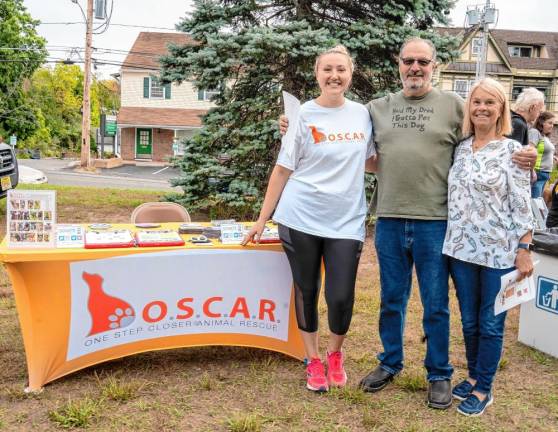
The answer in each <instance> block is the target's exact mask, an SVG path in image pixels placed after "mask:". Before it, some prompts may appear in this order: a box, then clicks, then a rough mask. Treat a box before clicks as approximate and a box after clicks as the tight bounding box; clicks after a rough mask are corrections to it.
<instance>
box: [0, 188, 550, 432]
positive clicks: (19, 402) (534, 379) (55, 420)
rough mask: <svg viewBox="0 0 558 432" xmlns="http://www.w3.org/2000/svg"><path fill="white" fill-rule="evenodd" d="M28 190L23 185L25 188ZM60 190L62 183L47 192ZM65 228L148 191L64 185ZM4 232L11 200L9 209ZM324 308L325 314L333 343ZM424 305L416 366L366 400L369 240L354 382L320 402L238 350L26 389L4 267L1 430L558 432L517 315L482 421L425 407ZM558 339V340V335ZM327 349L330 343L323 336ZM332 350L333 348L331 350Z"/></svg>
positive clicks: (161, 356)
mask: <svg viewBox="0 0 558 432" xmlns="http://www.w3.org/2000/svg"><path fill="white" fill-rule="evenodd" d="M22 188H23V187H22ZM46 188H49V189H52V188H53V187H52V186H48V187H44V189H46ZM54 188H55V189H56V190H57V191H58V192H57V194H58V195H57V198H58V221H59V222H65V223H69V222H91V221H95V222H127V221H129V215H130V213H131V212H132V210H133V209H134V207H136V206H137V205H138V204H140V203H142V202H144V201H156V200H158V199H159V197H160V196H162V194H158V193H156V192H149V191H131V190H128V191H122V190H101V189H91V188H74V187H54ZM0 214H1V220H0V227H1V228H0V229H1V230H2V231H5V200H2V203H1V204H0ZM325 310H326V309H325V304H324V303H323V302H322V303H321V305H320V311H321V323H322V334H323V335H324V336H325V335H326V334H327V332H326V327H327V325H325V324H326V322H327V317H326V315H325ZM451 310H452V316H451V317H452V318H451V353H450V355H451V361H452V363H453V365H454V367H455V375H454V381H455V382H457V380H461V379H463V378H465V375H466V370H465V367H466V364H465V354H464V347H463V342H462V336H461V329H460V320H459V311H458V308H457V301H456V298H455V295H454V292H453V290H452V292H451ZM421 312H422V308H421V305H420V299H419V297H418V290H417V287H416V286H415V287H414V288H413V295H412V298H411V300H410V303H409V313H408V318H407V327H406V339H405V355H406V368H405V369H404V371H403V372H402V373H401V374H400V376H398V377H397V378H396V379H395V381H394V382H393V383H392V384H391V385H390V386H388V387H387V388H386V389H385V390H383V391H381V392H380V393H376V394H364V393H362V392H361V391H359V390H358V389H357V388H356V385H357V383H358V381H359V379H360V378H361V377H362V376H364V375H365V374H366V373H367V372H368V371H369V370H370V369H371V368H373V367H375V365H376V360H375V355H376V353H377V352H378V351H380V350H381V344H380V340H379V337H378V313H379V281H378V266H377V263H376V256H375V252H374V248H373V246H372V243H371V240H370V239H367V241H366V245H365V249H364V253H363V256H362V259H361V264H360V268H359V274H358V280H357V298H356V304H355V313H354V318H353V323H352V327H351V330H350V333H349V337H348V340H347V343H346V356H347V362H346V367H347V372H348V374H349V384H348V386H347V387H346V388H345V389H343V390H337V391H331V392H330V393H328V394H325V395H316V394H313V393H311V392H309V391H307V390H306V389H305V386H304V383H305V382H304V367H303V365H302V364H301V363H299V362H297V361H295V360H292V359H290V358H287V357H286V356H283V355H281V354H275V353H272V352H266V351H262V350H257V349H246V348H234V347H204V348H185V349H176V350H168V351H159V352H150V353H144V354H139V355H135V356H131V357H126V358H123V359H119V360H115V361H110V362H106V363H103V364H101V365H98V366H95V367H90V368H88V369H85V370H83V371H80V372H77V373H74V374H72V375H69V376H67V377H64V378H61V379H59V380H57V381H54V382H53V383H51V384H48V385H46V386H45V389H44V391H43V392H42V393H40V394H38V395H27V394H25V393H24V392H23V388H24V387H25V385H26V377H27V371H26V365H25V353H24V349H23V344H22V339H21V336H20V331H19V322H18V319H17V312H16V309H15V301H14V297H13V294H12V291H11V287H10V281H9V279H8V278H7V275H6V273H5V271H4V269H3V268H2V269H1V270H0V364H1V365H2V367H1V369H0V383H1V384H0V429H1V430H6V431H30V430H37V431H56V430H61V429H68V428H84V429H88V430H94V431H190V430H192V431H194V430H195V431H198V430H199V431H233V432H240V431H246V432H250V431H260V430H261V431H291V430H301V431H302V430H311V431H409V432H411V431H414V432H419V431H470V432H473V431H529V432H533V431H545V432H549V431H557V430H558V360H557V359H553V358H552V357H549V356H546V355H544V354H542V353H540V352H538V351H536V350H533V349H531V348H528V347H526V346H524V345H522V344H520V343H518V342H517V331H518V323H519V313H518V310H513V311H512V312H511V313H510V314H509V315H508V319H507V326H506V341H505V349H504V355H503V359H502V362H501V364H500V370H499V372H498V375H497V377H496V383H495V389H494V395H495V396H494V397H495V403H494V405H492V406H491V407H490V408H488V410H487V412H486V413H485V415H483V416H482V417H479V418H466V417H463V416H461V415H459V414H457V413H456V411H455V405H454V407H453V408H451V409H449V410H447V411H437V410H432V409H429V408H427V407H426V404H425V399H426V391H425V389H426V385H427V384H426V381H425V373H424V369H423V367H422V362H423V358H424V353H425V344H424V343H423V342H422V326H421ZM557 337H558V335H557ZM324 341H325V338H324ZM324 349H325V348H324Z"/></svg>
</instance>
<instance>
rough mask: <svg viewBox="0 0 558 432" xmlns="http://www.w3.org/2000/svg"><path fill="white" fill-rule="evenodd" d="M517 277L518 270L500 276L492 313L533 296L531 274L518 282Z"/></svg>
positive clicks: (509, 307) (506, 308)
mask: <svg viewBox="0 0 558 432" xmlns="http://www.w3.org/2000/svg"><path fill="white" fill-rule="evenodd" d="M536 264H537V263H535V265H536ZM518 277H519V272H518V271H517V270H514V271H512V272H510V273H506V274H505V275H504V276H502V278H501V280H502V282H501V288H500V292H498V295H497V296H496V301H495V302H494V315H498V314H501V313H502V312H505V311H507V310H508V309H511V308H513V307H515V306H517V305H519V304H521V303H525V302H528V301H530V300H533V299H534V298H535V283H534V281H533V276H529V277H526V278H523V279H521V280H520V281H519V282H518V281H517V278H518Z"/></svg>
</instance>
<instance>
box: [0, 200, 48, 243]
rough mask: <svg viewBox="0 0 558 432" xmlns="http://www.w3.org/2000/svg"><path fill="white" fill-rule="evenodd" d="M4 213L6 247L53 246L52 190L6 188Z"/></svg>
mask: <svg viewBox="0 0 558 432" xmlns="http://www.w3.org/2000/svg"><path fill="white" fill-rule="evenodd" d="M6 214H7V218H6V219H7V230H6V231H7V237H8V247H9V248H51V247H54V245H55V238H54V236H55V232H54V230H55V225H56V191H53V190H41V191H35V190H21V189H10V190H9V191H8V198H7V203H6Z"/></svg>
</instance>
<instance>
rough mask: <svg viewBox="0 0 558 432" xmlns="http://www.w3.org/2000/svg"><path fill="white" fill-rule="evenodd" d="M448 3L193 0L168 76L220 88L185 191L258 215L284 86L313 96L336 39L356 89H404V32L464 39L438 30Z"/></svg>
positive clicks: (167, 62) (219, 210)
mask: <svg viewBox="0 0 558 432" xmlns="http://www.w3.org/2000/svg"><path fill="white" fill-rule="evenodd" d="M451 6H453V1H451V0H407V1H395V0H372V1H370V0H367V1H310V0H267V1H263V0H262V1H258V0H222V1H214V0H196V1H195V8H194V11H193V13H192V14H191V15H190V16H189V17H187V18H185V19H184V20H183V21H182V22H181V23H180V24H179V25H178V28H179V29H180V30H182V31H184V32H186V33H189V34H190V35H191V36H193V37H194V39H195V40H196V44H194V45H190V46H171V47H170V50H169V55H168V56H166V57H163V58H162V59H161V63H162V64H163V71H162V78H163V80H164V81H166V82H169V81H176V82H181V81H182V80H193V81H194V83H195V85H196V86H197V87H198V88H199V89H218V90H219V92H218V94H217V95H216V96H215V98H214V100H215V102H216V104H217V107H216V108H214V109H212V110H210V112H209V113H208V114H207V115H206V116H205V117H204V119H203V120H204V127H203V128H202V129H201V131H200V132H199V133H198V134H197V135H195V136H194V137H193V138H190V139H187V140H185V142H184V145H185V156H184V157H183V158H182V159H181V160H180V161H179V165H180V167H181V169H182V176H181V177H180V178H178V179H175V184H176V185H180V186H181V187H182V189H183V190H184V195H183V196H182V197H180V198H179V199H178V200H179V201H180V202H181V203H182V204H184V205H185V206H186V207H187V208H189V209H209V210H211V211H212V216H220V215H224V214H227V212H230V211H231V209H232V213H230V214H233V215H236V216H240V217H251V216H253V212H255V211H257V210H258V209H259V206H260V205H261V202H262V200H263V195H264V192H265V188H266V184H267V180H268V177H269V174H270V173H271V170H272V169H273V165H274V162H275V159H276V156H277V152H278V150H279V148H280V135H279V132H278V127H277V118H278V116H279V114H280V113H281V112H282V106H281V99H280V96H281V90H286V91H288V92H290V93H292V94H294V95H295V96H296V97H298V98H299V99H301V100H302V101H305V100H308V99H310V98H313V97H316V96H317V95H318V91H319V89H318V88H317V85H316V83H315V80H314V73H313V66H314V59H315V57H316V55H317V54H319V53H320V52H322V51H323V50H325V49H327V48H329V47H332V46H334V45H336V44H338V43H342V44H343V45H345V46H346V47H347V48H348V49H349V50H350V51H351V53H352V55H353V57H354V59H355V66H356V70H355V73H354V76H353V84H352V88H351V94H350V95H349V97H350V98H352V99H353V100H356V101H359V102H362V103H365V102H367V101H369V100H370V99H371V98H373V97H377V96H380V95H381V94H383V93H385V92H386V91H389V90H394V89H397V88H399V87H400V84H399V77H398V72H397V63H396V62H395V61H394V58H395V56H396V55H397V53H398V50H399V47H400V45H401V43H402V41H403V40H404V39H405V38H407V37H408V36H410V35H421V36H426V37H429V38H430V39H431V40H432V41H433V42H434V43H435V45H436V46H437V48H438V54H439V58H440V59H442V60H448V59H449V58H450V55H451V54H452V50H454V49H455V48H457V43H456V41H455V40H453V39H451V38H448V37H442V36H440V35H439V34H437V33H435V32H434V31H433V30H432V26H433V25H435V24H437V23H440V24H447V19H446V16H447V14H448V13H449V9H450V8H451Z"/></svg>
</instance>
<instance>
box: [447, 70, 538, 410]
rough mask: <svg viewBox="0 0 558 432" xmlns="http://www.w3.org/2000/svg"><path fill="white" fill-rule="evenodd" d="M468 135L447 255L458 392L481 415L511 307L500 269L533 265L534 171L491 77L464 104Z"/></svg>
mask: <svg viewBox="0 0 558 432" xmlns="http://www.w3.org/2000/svg"><path fill="white" fill-rule="evenodd" d="M464 114H465V115H464V119H463V136H465V137H467V136H468V138H466V139H465V140H464V141H462V142H461V143H460V144H459V146H458V147H457V149H456V151H455V155H454V163H453V166H452V168H451V170H450V173H449V177H448V228H447V232H446V239H445V242H444V249H443V251H444V253H445V254H446V255H448V256H449V257H450V271H451V275H452V278H453V281H454V284H455V288H456V292H457V297H458V299H459V308H460V310H461V321H462V327H463V336H464V339H465V351H466V356H467V366H468V372H469V376H468V378H467V379H466V380H465V381H463V382H461V383H459V384H458V385H456V386H455V387H454V389H453V391H452V393H453V396H454V397H455V398H456V399H459V400H461V401H462V402H461V403H460V404H459V406H458V408H457V410H458V411H459V412H460V413H461V414H465V415H472V416H475V415H480V414H482V413H483V412H484V409H485V408H486V407H487V406H489V405H490V404H491V403H492V402H493V395H492V382H493V380H494V375H495V374H496V370H497V368H498V363H499V361H500V357H501V353H502V345H503V336H504V321H505V318H506V316H505V313H502V314H500V315H497V316H495V315H494V301H495V299H496V295H497V294H498V291H499V289H500V278H501V276H502V275H504V274H506V273H508V272H510V271H512V270H514V269H517V270H519V272H520V273H521V277H522V278H523V277H526V276H529V275H530V274H531V273H532V271H533V263H532V260H531V256H530V252H529V248H528V245H529V243H530V242H531V230H532V229H533V221H532V216H531V208H530V183H529V172H528V171H527V170H523V169H521V168H519V167H517V166H516V165H515V164H514V163H513V162H512V159H511V156H512V153H513V152H514V151H516V150H519V149H521V144H520V143H518V142H517V141H514V140H512V139H509V138H506V137H505V135H507V134H509V133H510V132H511V120H510V108H509V102H508V100H507V97H506V94H505V91H504V89H503V87H502V86H501V85H500V84H499V83H498V82H497V81H494V80H493V79H490V78H485V79H483V80H481V81H480V82H478V83H477V84H476V85H475V86H473V88H472V89H471V92H470V94H469V97H468V98H467V100H466V102H465V108H464Z"/></svg>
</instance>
